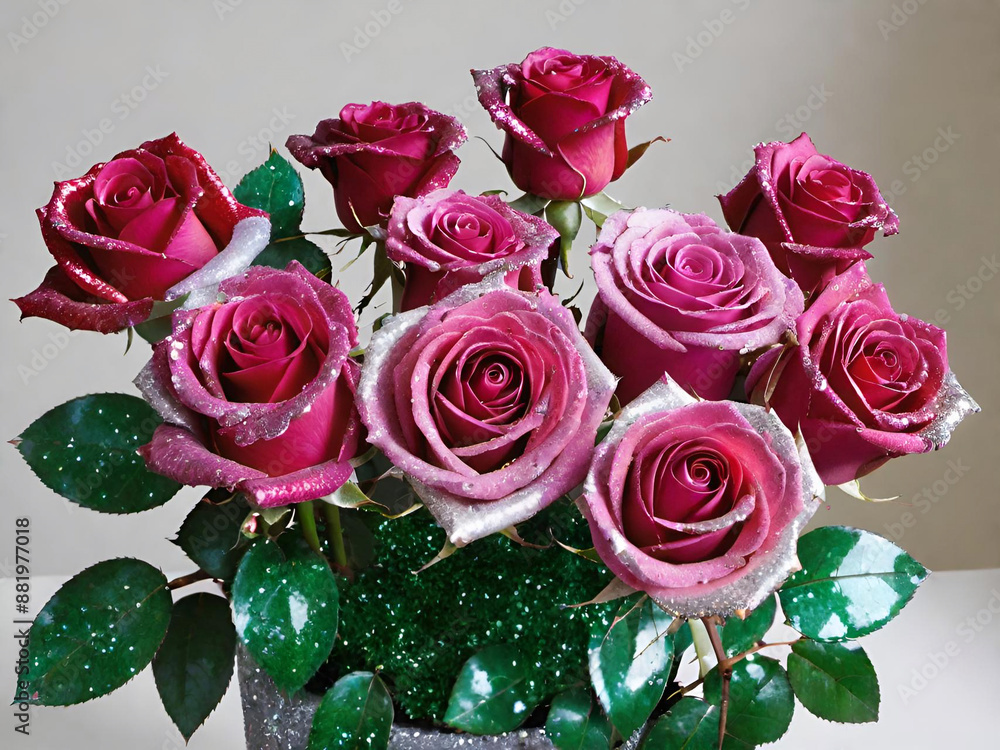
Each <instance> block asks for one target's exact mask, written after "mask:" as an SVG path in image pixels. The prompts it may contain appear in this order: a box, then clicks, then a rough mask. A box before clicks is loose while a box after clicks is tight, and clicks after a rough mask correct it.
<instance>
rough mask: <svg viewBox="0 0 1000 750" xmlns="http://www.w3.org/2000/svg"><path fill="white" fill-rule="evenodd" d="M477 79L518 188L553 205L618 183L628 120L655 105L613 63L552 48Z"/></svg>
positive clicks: (642, 85)
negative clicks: (499, 131) (501, 134)
mask: <svg viewBox="0 0 1000 750" xmlns="http://www.w3.org/2000/svg"><path fill="white" fill-rule="evenodd" d="M472 77H473V78H474V80H475V82H476V88H477V89H478V90H479V101H480V103H481V104H482V105H483V106H484V107H486V109H487V110H488V111H489V113H490V117H492V118H493V122H495V123H496V125H497V127H498V128H501V129H502V130H504V131H505V132H506V133H507V138H506V140H505V142H504V149H503V160H504V163H505V164H506V165H507V171H508V172H510V175H511V179H513V180H514V184H515V185H517V186H518V187H519V188H521V190H524V191H525V192H527V193H533V194H534V195H539V196H542V197H543V198H551V199H553V200H578V199H580V198H585V197H587V196H589V195H594V194H596V193H599V192H601V191H602V190H603V189H604V188H605V187H606V186H607V184H608V183H609V182H611V181H612V180H617V179H618V178H619V177H621V175H622V173H623V172H624V171H625V167H626V165H627V162H628V145H627V144H626V142H625V118H627V117H628V116H629V115H631V114H632V113H633V112H635V110H637V109H638V108H639V107H641V106H642V105H643V104H645V103H646V102H648V101H649V100H650V98H652V93H651V92H650V89H649V86H647V85H646V82H645V81H643V80H642V78H640V77H639V76H638V75H637V74H636V73H634V72H633V71H631V70H629V69H628V68H627V67H625V66H624V65H622V64H621V63H620V62H618V60H616V59H615V58H613V57H596V56H593V55H574V54H573V53H571V52H567V51H566V50H561V49H553V48H552V47H543V48H542V49H540V50H536V51H535V52H532V53H531V54H530V55H528V56H527V57H526V58H524V62H522V63H521V64H520V65H516V64H514V63H510V64H508V65H501V66H500V67H498V68H494V69H493V70H473V71H472Z"/></svg>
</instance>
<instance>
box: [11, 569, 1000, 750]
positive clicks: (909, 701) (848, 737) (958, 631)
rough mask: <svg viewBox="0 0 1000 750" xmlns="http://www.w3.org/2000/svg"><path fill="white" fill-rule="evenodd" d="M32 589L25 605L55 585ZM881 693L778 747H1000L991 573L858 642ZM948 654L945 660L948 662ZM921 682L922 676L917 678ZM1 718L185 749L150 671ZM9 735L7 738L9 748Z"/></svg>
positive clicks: (206, 735) (201, 745)
mask: <svg viewBox="0 0 1000 750" xmlns="http://www.w3.org/2000/svg"><path fill="white" fill-rule="evenodd" d="M0 582H2V583H0V602H2V606H3V611H5V612H7V613H12V612H13V597H14V591H13V586H12V583H11V581H10V579H8V578H3V579H0ZM60 583H61V581H59V580H57V579H55V578H52V577H40V578H36V579H35V580H34V581H33V582H32V588H33V597H32V602H33V605H32V606H33V608H32V613H33V614H34V613H36V612H37V610H38V608H40V606H41V604H42V603H43V602H44V601H46V600H47V599H48V597H49V596H50V595H51V594H52V593H53V592H54V591H55V590H56V588H58V586H59V585H60ZM11 622H12V620H11V617H10V616H9V615H8V616H6V617H5V618H4V625H3V627H2V629H0V634H2V636H3V637H2V639H0V642H2V644H3V646H2V648H0V664H2V665H3V668H2V669H0V674H2V675H3V677H2V679H0V694H2V695H11V694H12V692H13V669H12V668H9V667H8V665H11V667H12V665H13V663H14V661H15V658H16V657H15V654H16V642H15V641H14V638H13V637H11V636H12V635H13V632H14V628H13V627H12V624H11ZM862 642H863V645H864V647H865V649H866V650H867V651H868V654H869V656H870V657H871V660H872V662H873V663H874V665H875V668H876V670H877V671H878V673H879V677H880V680H881V685H882V709H881V717H882V718H881V721H879V723H878V724H866V725H856V726H848V725H842V724H831V723H829V722H825V721H822V720H820V719H817V718H815V717H814V716H812V715H811V714H809V712H808V711H806V710H805V709H804V708H803V707H802V706H801V705H796V708H795V716H794V718H793V720H792V727H791V729H790V730H789V732H788V734H786V735H785V737H784V738H783V739H782V740H781V741H780V742H779V743H777V744H776V745H773V746H772V747H775V748H779V749H780V748H788V749H789V750H801V749H802V748H808V749H809V750H843V748H848V747H873V748H884V749H885V750H895V749H896V748H906V749H907V750H923V749H924V748H927V749H928V750H930V748H953V747H969V748H992V747H998V741H997V730H998V728H1000V719H998V714H997V711H998V706H1000V569H997V570H978V571H955V572H944V573H936V574H933V575H932V576H931V577H930V578H929V579H928V580H927V582H926V583H925V584H924V585H923V586H922V587H921V589H920V590H919V591H918V592H917V594H916V596H915V597H914V599H913V601H912V602H911V603H910V604H909V605H908V606H907V608H906V609H905V610H903V612H902V614H901V615H900V616H899V617H898V618H897V619H896V620H895V621H893V622H892V623H890V624H889V626H888V627H886V628H885V629H883V630H882V631H880V632H878V633H875V634H873V635H871V636H869V637H867V638H865V639H863V641H862ZM949 654H950V656H949ZM921 673H923V674H924V675H926V676H921ZM14 710H15V709H14V708H7V709H5V710H4V719H3V722H2V725H0V737H2V738H3V739H2V740H0V747H3V748H11V749H14V748H16V749H17V750H62V749H64V748H73V749H75V750H118V749H119V748H120V749H121V750H180V749H181V748H183V747H184V741H183V739H182V738H181V736H180V734H179V733H178V731H177V730H176V729H175V728H174V726H173V725H172V724H171V722H170V719H169V718H168V717H167V715H166V713H165V712H164V710H163V708H162V706H161V705H160V703H159V698H158V697H157V694H156V687H155V685H154V682H153V676H152V674H151V672H150V670H148V669H147V670H146V671H144V672H143V673H142V674H141V675H139V677H138V678H136V679H135V680H134V681H133V682H131V683H130V684H128V685H126V686H125V687H123V688H121V689H120V690H118V691H117V692H115V693H112V694H111V695H109V696H106V697H104V698H100V699H98V700H96V701H93V702H91V703H89V704H86V705H82V706H73V707H69V708H34V709H32V711H31V720H30V722H31V723H30V731H31V734H30V736H28V737H24V736H22V735H20V734H15V733H14V732H13V726H14V718H13V715H12V714H13V712H14ZM242 718H243V717H242V713H241V710H240V701H239V694H238V691H237V688H236V685H235V684H234V685H233V686H232V687H231V688H230V690H229V692H228V693H227V694H226V697H225V698H224V699H223V701H222V704H221V705H220V706H219V708H218V709H217V710H216V711H215V713H214V714H212V716H210V717H209V719H208V721H207V722H206V723H205V725H204V726H203V727H202V728H201V729H200V730H199V731H198V732H197V733H196V734H195V735H194V737H193V738H192V740H191V742H190V744H189V745H188V747H189V748H191V750H230V749H231V750H239V749H240V748H242V747H243V726H242ZM10 738H13V739H10Z"/></svg>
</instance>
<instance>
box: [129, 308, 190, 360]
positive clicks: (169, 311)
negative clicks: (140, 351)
mask: <svg viewBox="0 0 1000 750" xmlns="http://www.w3.org/2000/svg"><path fill="white" fill-rule="evenodd" d="M187 298H188V295H187V294H182V295H181V296H180V297H177V298H176V299H172V300H169V301H167V302H160V301H157V302H154V303H153V308H152V309H151V310H150V312H149V317H148V318H146V320H145V321H143V322H142V323H138V324H136V325H135V326H134V329H135V332H136V333H138V334H139V335H140V336H142V338H143V339H145V340H146V341H148V342H149V343H150V344H155V343H156V342H158V341H163V339H165V338H166V337H167V336H169V335H170V333H171V331H172V330H173V326H172V325H171V322H170V321H171V316H172V315H173V312H174V310H176V309H178V308H179V307H180V306H181V305H183V304H184V303H185V302H186V301H187ZM130 333H131V329H130ZM131 344H132V341H131V338H130V339H129V347H126V349H125V351H126V352H128V349H129V348H130V347H131Z"/></svg>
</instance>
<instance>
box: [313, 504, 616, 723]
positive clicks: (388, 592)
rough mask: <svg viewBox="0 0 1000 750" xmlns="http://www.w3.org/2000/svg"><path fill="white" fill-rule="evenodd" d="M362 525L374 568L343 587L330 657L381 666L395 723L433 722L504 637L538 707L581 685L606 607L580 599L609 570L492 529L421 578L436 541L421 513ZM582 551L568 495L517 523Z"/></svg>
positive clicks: (580, 522) (584, 540)
mask: <svg viewBox="0 0 1000 750" xmlns="http://www.w3.org/2000/svg"><path fill="white" fill-rule="evenodd" d="M364 516H366V518H372V517H374V518H377V519H378V521H377V522H375V523H373V524H371V526H372V532H373V538H374V543H375V545H376V554H377V558H376V564H375V565H374V566H373V567H370V568H368V569H366V570H364V571H362V572H361V573H360V574H359V575H358V576H357V578H356V580H355V581H354V582H353V583H349V582H347V581H343V582H342V583H341V592H340V593H341V626H340V635H339V637H338V639H337V645H336V646H335V648H334V653H333V658H332V659H331V662H330V663H331V664H334V665H337V667H338V669H340V670H341V671H345V672H346V671H351V670H357V669H368V670H371V669H374V668H376V667H378V668H380V669H381V670H382V677H383V679H384V680H385V682H386V684H387V685H388V686H389V690H390V692H391V693H392V694H393V697H394V699H395V701H396V703H397V705H398V706H399V707H400V709H401V712H400V714H398V715H397V719H405V718H406V717H409V719H410V720H412V721H416V722H419V723H422V724H431V723H438V722H440V720H441V718H442V717H443V716H444V713H445V709H446V707H447V705H448V698H449V696H450V694H451V689H452V686H453V684H454V681H455V678H456V677H457V675H458V672H459V669H460V668H461V666H462V664H464V663H465V661H466V660H467V659H468V658H469V657H470V656H472V655H473V654H475V653H477V652H478V651H480V650H481V649H483V648H485V647H486V646H490V645H494V644H501V643H510V644H514V645H516V646H517V647H518V648H520V649H521V651H522V653H523V655H524V657H525V661H526V662H527V663H528V664H529V665H530V675H529V680H530V681H531V682H533V683H534V687H535V690H536V694H537V696H538V697H539V698H541V699H545V700H546V702H547V700H548V699H550V698H551V697H552V696H553V695H554V694H555V693H557V692H558V691H560V690H562V689H565V688H567V687H569V686H571V685H574V684H580V683H582V684H587V682H588V676H587V640H588V633H589V623H590V621H591V619H592V618H594V617H602V618H606V617H608V616H609V610H608V608H607V607H605V606H590V607H583V608H579V609H563V608H561V605H566V604H578V603H581V602H585V601H589V600H590V599H592V598H593V596H594V595H595V594H596V593H597V592H599V591H600V590H601V589H603V588H604V586H605V585H606V584H607V583H608V581H609V580H610V578H611V576H610V573H608V571H607V570H606V569H605V568H604V567H602V566H599V565H597V564H595V563H593V562H590V561H588V560H585V559H584V558H582V557H578V556H576V555H573V554H571V553H569V552H566V551H565V550H563V549H561V548H560V547H558V545H552V546H550V547H549V548H547V549H533V548H530V547H522V546H520V545H518V544H516V543H514V542H512V541H510V540H509V539H507V538H506V537H502V536H496V535H495V536H492V537H488V538H486V539H482V540H480V541H477V542H474V543H472V544H470V545H469V546H467V547H465V548H463V549H460V550H458V551H457V552H456V553H455V554H453V555H452V556H451V557H449V558H447V559H446V560H443V561H441V562H439V563H437V564H435V565H433V566H431V567H430V568H428V569H427V570H425V571H423V572H422V573H419V574H416V575H415V574H413V573H412V572H411V571H414V570H417V569H419V568H420V567H421V566H422V565H424V564H425V563H427V562H428V561H430V560H431V559H432V558H433V557H434V556H435V555H436V554H437V553H438V552H439V551H440V550H441V548H442V546H443V545H444V543H445V534H444V531H443V530H442V529H440V528H439V527H438V526H437V525H435V524H434V522H433V520H432V519H431V518H430V516H429V515H428V514H427V513H426V512H423V511H421V512H418V513H414V514H412V515H410V516H407V517H405V518H400V519H396V520H392V521H387V520H384V519H381V517H379V516H377V515H375V514H364ZM548 529H551V530H552V532H553V533H554V534H555V535H556V536H557V538H559V540H560V541H561V542H563V543H565V544H569V545H573V546H577V547H589V546H590V541H589V533H588V530H587V525H586V522H585V521H584V519H583V517H582V516H581V515H580V513H579V512H578V511H577V510H576V508H575V507H573V506H572V505H570V504H569V503H567V502H565V501H561V502H559V503H556V504H555V505H553V506H551V507H550V508H549V509H548V510H546V511H544V512H543V513H542V514H540V515H539V516H538V517H536V518H535V519H533V520H532V521H531V522H529V523H527V524H524V525H523V526H522V527H520V531H521V534H522V536H523V537H524V538H525V539H526V540H527V541H532V542H536V543H541V542H542V541H544V540H545V539H546V538H548V539H551V537H550V536H549V534H548V531H547V530H548Z"/></svg>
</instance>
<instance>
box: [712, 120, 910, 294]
mask: <svg viewBox="0 0 1000 750" xmlns="http://www.w3.org/2000/svg"><path fill="white" fill-rule="evenodd" d="M754 153H755V155H756V157H757V163H756V164H755V165H754V167H753V169H751V170H750V172H749V173H748V174H747V176H746V177H744V178H743V180H742V181H741V182H740V184H739V185H737V186H736V187H735V188H733V189H732V190H731V191H730V192H729V193H727V194H726V195H720V196H718V197H719V203H721V204H722V213H723V214H724V215H725V217H726V222H727V223H728V224H729V227H730V229H732V230H733V231H734V232H739V233H740V234H749V235H751V236H753V237H757V238H758V239H760V240H762V241H763V242H764V244H765V245H767V249H768V250H769V251H770V253H771V257H772V258H774V262H775V263H776V264H777V266H778V268H779V269H780V270H781V272H782V273H783V274H785V275H786V276H790V277H791V278H793V279H795V281H796V282H797V283H798V285H799V286H800V287H801V288H802V291H804V292H806V293H818V292H819V291H820V290H821V289H822V288H823V287H824V286H826V284H827V283H828V282H829V280H830V279H831V278H832V277H833V276H835V275H837V274H838V273H842V272H843V271H845V270H846V269H847V268H848V267H849V266H851V265H853V264H854V263H857V262H858V261H859V260H866V259H868V258H870V257H871V254H870V253H869V252H868V251H867V250H865V249H864V246H865V245H867V244H868V243H869V242H871V241H872V240H873V239H874V238H875V233H876V232H878V231H879V230H881V231H882V233H883V234H885V235H886V236H888V235H890V234H896V232H898V231H899V219H898V218H897V217H896V214H895V213H893V211H892V209H891V208H889V206H888V204H887V203H886V202H885V199H884V198H883V197H882V194H881V193H880V192H879V190H878V185H876V184H875V180H873V179H872V177H871V175H869V174H867V173H866V172H861V171H859V170H857V169H851V168H850V167H847V166H845V165H843V164H841V163H840V162H839V161H836V160H835V159H832V158H830V157H829V156H824V155H823V154H819V153H817V152H816V147H815V146H814V145H813V142H812V141H811V140H809V136H808V135H806V134H805V133H803V134H802V135H800V136H799V137H798V138H796V139H795V140H794V141H792V142H791V143H782V142H781V141H774V142H773V143H766V144H765V143H761V144H758V145H757V146H756V147H755V148H754Z"/></svg>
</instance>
